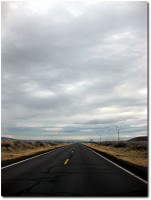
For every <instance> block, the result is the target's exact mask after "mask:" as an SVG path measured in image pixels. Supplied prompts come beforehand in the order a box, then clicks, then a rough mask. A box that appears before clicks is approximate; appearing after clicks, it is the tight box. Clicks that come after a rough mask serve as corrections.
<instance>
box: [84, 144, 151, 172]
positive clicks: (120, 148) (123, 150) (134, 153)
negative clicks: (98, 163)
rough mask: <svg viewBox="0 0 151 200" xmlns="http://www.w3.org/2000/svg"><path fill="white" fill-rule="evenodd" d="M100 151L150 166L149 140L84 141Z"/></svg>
mask: <svg viewBox="0 0 151 200" xmlns="http://www.w3.org/2000/svg"><path fill="white" fill-rule="evenodd" d="M84 144H85V145H86V146H88V147H92V148H94V149H96V150H99V151H100V152H105V153H107V154H109V155H112V156H113V157H115V158H118V159H120V160H123V161H126V162H127V163H130V164H132V165H135V166H137V167H140V168H142V169H145V171H146V170H147V167H148V143H147V141H137V142H134V141H119V142H110V141H109V142H100V143H84Z"/></svg>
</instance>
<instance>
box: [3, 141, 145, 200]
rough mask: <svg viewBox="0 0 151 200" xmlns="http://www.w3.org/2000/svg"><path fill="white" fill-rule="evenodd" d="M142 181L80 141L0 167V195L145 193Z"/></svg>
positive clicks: (139, 194) (124, 194)
mask: <svg viewBox="0 0 151 200" xmlns="http://www.w3.org/2000/svg"><path fill="white" fill-rule="evenodd" d="M147 190H148V184H147V182H146V181H144V180H142V179H140V178H138V177H136V176H134V175H132V174H130V173H128V172H127V171H125V170H123V169H121V168H119V167H118V166H116V165H115V164H113V163H111V162H109V161H108V160H106V159H104V158H102V157H101V156H99V155H97V154H96V153H95V152H93V151H91V150H90V149H88V148H87V147H85V146H84V145H82V144H78V143H77V144H72V145H68V146H65V147H63V148H60V149H57V150H54V151H52V152H49V153H47V154H44V155H41V156H38V157H36V158H33V159H30V160H27V161H25V162H21V163H19V164H16V165H12V166H9V167H5V168H2V196H7V197H8V196H10V197H14V196H18V197H19V196H20V197H26V196H28V197H34V196H35V197H36V196H39V197H43V196H58V197H65V196H66V197H74V196H75V197H80V196H81V197H86V196H91V197H99V196H113V197H115V196H120V197H125V196H127V197H131V196H134V197H138V196H147V194H148V192H147Z"/></svg>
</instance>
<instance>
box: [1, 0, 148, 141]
mask: <svg viewBox="0 0 151 200" xmlns="http://www.w3.org/2000/svg"><path fill="white" fill-rule="evenodd" d="M117 127H120V129H121V130H120V132H121V138H123V139H126V138H131V137H135V136H138V135H146V134H147V132H146V131H147V3H146V2H100V1H87V2H86V1H81V2H80V1H66V2H64V3H61V2H60V1H59V2H58V1H56V2H55V3H54V2H49V3H48V2H45V1H44V2H37V3H36V2H28V3H27V2H2V135H6V136H8V135H9V136H12V137H17V138H25V139H28V138H34V139H36V138H37V139H80V140H82V139H90V138H94V139H97V138H98V139H99V135H100V134H102V139H103V138H104V140H112V139H117Z"/></svg>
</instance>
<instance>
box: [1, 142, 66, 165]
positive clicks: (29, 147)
mask: <svg viewBox="0 0 151 200" xmlns="http://www.w3.org/2000/svg"><path fill="white" fill-rule="evenodd" d="M66 145H69V143H50V142H40V141H38V142H28V141H11V140H7V141H2V142H1V161H2V166H3V165H5V164H4V163H10V162H11V163H12V162H13V161H14V162H15V161H17V160H22V159H24V158H27V157H30V156H32V155H38V154H40V153H43V152H46V151H49V150H53V149H56V148H58V147H63V146H66Z"/></svg>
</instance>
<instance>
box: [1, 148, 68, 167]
mask: <svg viewBox="0 0 151 200" xmlns="http://www.w3.org/2000/svg"><path fill="white" fill-rule="evenodd" d="M65 147H66V146H64V147H60V148H57V149H53V150H50V151H48V152H45V153H42V154H39V155H37V156H33V157H30V158H27V159H25V160H21V161H19V162H16V163H13V164H11V165H7V166H5V167H2V168H1V169H5V168H8V167H11V166H13V165H17V164H19V163H22V162H25V161H27V160H31V159H33V158H37V157H39V156H43V155H45V154H48V153H51V152H53V151H57V150H58V149H62V148H65Z"/></svg>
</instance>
